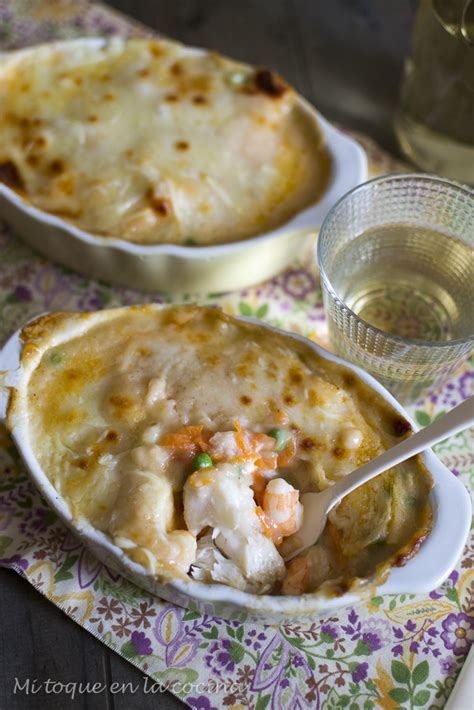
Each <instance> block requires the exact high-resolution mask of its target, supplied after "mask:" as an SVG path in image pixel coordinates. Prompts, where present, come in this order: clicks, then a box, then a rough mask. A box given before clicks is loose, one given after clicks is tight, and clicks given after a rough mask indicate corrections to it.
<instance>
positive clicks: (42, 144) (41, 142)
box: [34, 136, 48, 149]
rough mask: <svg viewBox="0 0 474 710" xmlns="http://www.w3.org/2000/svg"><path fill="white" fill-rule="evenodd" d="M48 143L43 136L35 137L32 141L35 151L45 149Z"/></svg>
mask: <svg viewBox="0 0 474 710" xmlns="http://www.w3.org/2000/svg"><path fill="white" fill-rule="evenodd" d="M47 145H48V141H47V140H46V138H45V137H44V136H37V137H36V138H35V140H34V146H35V148H37V149H41V148H46V146H47Z"/></svg>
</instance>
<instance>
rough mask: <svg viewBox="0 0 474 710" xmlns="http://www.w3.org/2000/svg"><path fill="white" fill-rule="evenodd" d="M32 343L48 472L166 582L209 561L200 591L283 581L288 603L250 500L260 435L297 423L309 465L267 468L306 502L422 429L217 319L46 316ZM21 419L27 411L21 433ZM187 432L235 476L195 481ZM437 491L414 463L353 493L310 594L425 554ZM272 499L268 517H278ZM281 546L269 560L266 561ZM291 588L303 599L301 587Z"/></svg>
mask: <svg viewBox="0 0 474 710" xmlns="http://www.w3.org/2000/svg"><path fill="white" fill-rule="evenodd" d="M24 338H25V340H26V345H25V349H24V353H26V354H25V355H24V358H25V359H26V361H27V360H28V358H29V357H31V356H35V357H38V358H39V359H38V363H37V365H36V366H35V368H34V369H33V371H32V374H31V376H30V378H29V382H28V389H27V392H26V395H25V396H26V398H27V416H28V429H29V437H30V441H31V445H32V447H33V450H34V453H35V456H36V457H37V459H38V461H39V463H40V465H41V466H42V468H43V470H44V471H45V472H46V473H47V475H48V476H49V478H50V480H51V482H52V483H53V485H54V486H55V487H56V489H57V490H58V491H59V493H60V494H61V495H62V496H63V498H64V499H65V500H66V502H67V503H68V505H69V506H70V508H71V510H72V511H73V513H74V515H75V516H76V517H77V518H85V519H87V520H88V521H89V522H90V523H91V524H92V525H93V526H95V527H97V528H98V529H100V530H102V531H103V532H105V533H107V534H108V535H110V536H111V538H112V539H113V540H114V541H115V542H116V544H117V545H119V546H120V547H122V548H123V549H124V551H125V552H126V554H128V555H129V556H130V557H131V558H132V559H134V560H135V561H137V562H139V563H140V564H143V565H144V566H145V567H147V568H148V569H150V570H151V571H153V572H156V573H157V574H165V573H172V574H186V573H187V572H188V570H189V568H190V566H191V565H194V564H198V568H199V565H200V564H201V562H200V560H205V561H206V560H207V562H205V564H210V565H211V567H213V568H214V569H215V570H216V572H215V576H214V577H213V576H212V574H211V573H210V572H209V570H208V571H207V572H206V570H205V569H204V570H203V569H200V568H199V569H198V571H199V574H197V575H195V576H197V577H198V578H200V579H204V580H206V581H210V579H211V578H212V579H214V580H218V579H225V580H232V579H233V580H234V581H235V584H236V586H239V587H240V588H247V589H251V590H255V589H257V591H262V590H265V591H266V590H268V588H269V584H270V581H271V580H273V581H272V584H273V588H274V590H276V591H278V589H279V581H280V580H281V577H282V569H283V568H282V560H281V557H280V555H279V554H278V552H277V551H276V549H275V546H274V544H273V542H272V541H271V540H270V539H268V538H265V539H264V537H263V536H262V530H261V528H259V523H258V515H257V510H256V507H255V505H256V504H255V502H254V501H253V498H252V491H251V489H250V488H249V485H250V483H249V481H250V478H249V477H250V473H251V472H252V470H253V466H252V464H249V463H248V462H247V464H245V465H244V466H243V467H242V466H240V467H239V466H237V467H236V466H235V461H237V460H238V453H239V452H238V450H237V449H236V442H239V440H240V438H241V437H242V436H244V435H245V431H251V432H257V433H258V432H261V433H265V432H266V433H268V432H270V431H271V430H272V429H274V428H275V427H276V426H280V425H281V421H282V420H283V421H285V422H286V423H285V427H286V428H287V429H290V430H291V431H292V432H293V436H294V441H295V442H296V448H295V453H294V455H293V456H292V457H291V459H290V460H289V461H286V462H285V463H283V464H279V465H278V468H277V470H274V471H268V472H266V473H265V471H264V473H265V475H267V474H269V475H271V476H273V477H274V478H277V477H278V478H279V479H280V481H274V483H273V484H271V486H270V487H268V489H267V491H268V494H269V495H271V496H275V495H283V496H284V495H285V494H288V493H289V492H290V494H291V495H294V493H291V492H292V491H293V488H292V486H294V488H296V489H298V490H299V491H300V492H306V491H318V490H322V489H323V488H325V487H327V486H329V485H331V484H332V483H333V482H334V481H336V480H337V479H339V478H340V477H342V476H344V475H346V474H347V473H349V472H350V471H351V470H353V469H354V468H356V467H357V466H359V465H361V464H363V463H364V462H365V461H367V460H369V459H370V458H373V457H374V456H376V455H377V454H378V453H379V452H381V451H382V450H384V449H385V448H387V447H389V446H392V445H393V444H394V443H396V442H397V441H398V440H399V439H400V436H404V435H405V434H406V433H407V431H408V427H407V425H406V423H405V422H404V420H403V419H402V418H401V417H400V416H399V415H398V414H397V413H395V412H394V411H393V410H392V409H391V408H390V407H389V406H388V405H387V404H386V403H385V402H384V400H383V399H381V398H380V397H379V396H378V395H376V394H375V393H374V392H373V391H372V390H371V389H370V388H368V387H367V386H366V385H364V384H363V383H362V382H360V381H359V380H358V379H357V378H356V377H355V376H354V375H353V374H352V373H350V372H349V371H347V370H346V369H345V368H344V367H342V366H340V365H336V364H334V363H330V362H328V361H326V360H325V359H323V358H321V357H319V356H318V355H317V354H316V353H315V352H314V351H313V350H312V349H311V348H310V347H309V346H308V345H307V344H305V343H300V342H297V341H295V340H293V339H290V338H288V337H287V336H285V335H283V334H279V333H276V332H271V331H268V330H267V329H264V328H261V327H259V326H258V325H255V324H250V323H244V322H242V321H238V320H235V319H232V318H230V317H228V316H225V315H223V314H222V313H221V312H220V311H219V310H217V309H214V308H199V307H195V306H186V307H185V306H170V307H159V306H142V307H131V308H124V309H115V310H110V311H102V312H100V313H96V314H85V315H84V314H59V315H56V316H46V317H45V318H43V319H40V320H39V321H38V322H36V323H33V324H32V325H30V326H27V328H26V329H25V331H24ZM35 353H40V354H39V355H35ZM32 354H33V355H32ZM15 416H17V412H16V405H15V400H14V402H13V404H12V406H11V409H10V413H9V423H10V426H13V423H14V420H15ZM236 420H238V422H239V425H238V426H239V431H237V433H233V432H235V422H236ZM183 427H188V429H187V430H186V431H188V432H194V435H195V434H196V432H198V433H199V431H201V429H199V427H201V428H202V430H203V431H205V432H207V438H206V437H204V439H205V440H206V441H207V445H206V446H207V449H208V451H210V452H211V453H212V455H213V456H214V457H215V459H216V460H217V461H222V464H219V465H217V466H216V468H213V469H202V470H201V471H199V472H198V473H192V471H193V467H192V458H193V455H194V453H195V450H194V451H192V450H186V448H185V447H184V448H182V449H181V450H178V449H176V448H170V444H169V441H171V440H172V437H173V436H175V435H176V432H178V431H180V430H182V429H183ZM241 427H245V428H246V429H245V430H243V429H241ZM170 436H171V439H169V438H167V437H170ZM203 436H204V434H203ZM257 440H258V442H259V445H258V447H257V448H259V450H260V454H261V455H262V456H264V455H267V456H268V455H270V459H267V460H271V461H273V464H274V463H275V461H274V459H271V457H272V456H275V454H272V452H271V451H270V452H269V451H268V449H269V448H271V447H270V445H269V442H271V441H272V439H271V437H268V436H262V435H261V434H260V438H258V436H257ZM230 464H232V465H230ZM190 474H192V475H190ZM224 477H227V478H228V484H226V485H223V480H224ZM281 479H285V481H287V483H285V481H283V480H281ZM186 481H187V483H186ZM288 484H290V485H288ZM430 485H431V482H430V477H429V474H428V473H427V472H426V471H425V469H424V468H423V466H421V464H420V463H419V462H418V461H417V460H415V459H413V460H411V461H410V462H408V463H406V464H404V465H403V466H401V467H398V468H397V469H394V470H391V471H388V472H386V473H385V474H383V475H382V476H380V477H379V478H377V479H376V480H374V481H372V482H371V483H369V484H366V485H365V486H363V487H362V488H360V489H358V490H357V491H355V492H353V493H352V494H351V495H350V496H348V497H347V498H346V499H345V500H344V501H343V502H342V503H341V504H340V505H339V506H338V508H337V509H336V510H335V511H333V513H332V514H331V516H330V523H329V525H328V526H327V528H326V531H325V533H324V534H323V536H322V538H321V540H320V541H319V543H318V546H317V549H318V552H317V555H316V553H315V552H314V551H313V552H312V553H311V558H308V559H309V560H310V561H311V559H313V558H314V559H318V560H320V561H321V560H323V563H321V564H319V562H318V564H315V565H313V567H312V570H313V572H312V573H311V574H309V575H306V578H305V579H306V580H307V582H308V584H309V588H310V589H314V588H316V587H318V586H319V585H320V584H322V583H324V582H327V581H328V580H340V579H342V580H346V582H347V580H348V579H351V578H352V577H354V576H355V575H356V576H359V577H367V576H370V575H371V574H373V573H374V570H375V568H376V567H377V565H379V564H380V563H381V562H383V561H386V562H387V561H389V560H391V559H394V558H395V556H396V555H397V554H399V553H400V550H405V552H404V553H403V554H405V555H408V556H409V554H411V553H412V548H413V549H414V547H413V546H414V542H413V541H414V540H418V539H419V538H420V537H421V536H422V534H426V531H427V530H428V529H429V524H430V523H429V521H430V515H431V513H430V509H429V506H428V503H427V496H428V491H429V488H430ZM231 488H232V490H234V489H235V490H234V493H235V495H234V493H233V494H232V496H231V498H232V501H233V502H234V504H235V505H234V507H233V506H232V501H231V500H230V498H229V491H230V490H231ZM183 489H184V494H185V495H184V503H185V507H184V511H183ZM234 499H235V500H234ZM273 500H274V504H275V505H276V498H274V499H273ZM216 501H218V502H217V503H216ZM239 501H241V504H240V502H239ZM268 502H269V505H268V508H267V507H266V503H267V501H266V500H265V501H264V502H263V503H262V505H263V506H264V508H265V510H268V511H270V513H271V510H272V506H271V505H270V503H271V501H270V498H269V499H268ZM214 504H215V505H214ZM258 505H260V503H258ZM213 506H214V507H213ZM216 506H217V508H218V510H217V508H216ZM295 510H297V506H296V508H295ZM183 512H184V517H183ZM298 514H299V515H300V513H298ZM283 517H285V516H283ZM283 517H282V520H283ZM276 518H278V520H275V521H274V522H275V524H281V520H280V519H279V517H278V515H276ZM239 520H240V523H239ZM285 520H286V517H285ZM208 526H211V527H212V528H214V538H215V540H214V542H215V544H216V546H217V549H214V548H213V547H212V544H213V543H212V541H211V542H209V536H207V537H206V540H205V541H203V542H202V543H200V542H199V541H197V540H196V536H197V535H199V534H201V533H202V534H205V533H206V530H207V528H208ZM214 538H213V539H214ZM262 541H263V542H262ZM288 541H291V537H290V538H288ZM197 542H198V546H197V547H196V544H197ZM267 548H268V554H267V553H266V554H265V556H264V557H265V559H263V557H262V556H261V557H262V559H261V560H260V561H259V559H258V555H257V556H255V554H254V553H255V550H257V551H258V550H259V549H260V550H261V549H267ZM315 555H316V556H315ZM150 560H151V561H150ZM196 560H197V562H196ZM232 560H235V561H236V565H237V566H236V567H234V569H232V564H231V561H232ZM269 560H273V562H272V564H271V565H270V566H269ZM252 565H253V566H252ZM308 580H309V581H308ZM290 581H291V580H290ZM260 582H261V585H260V586H258V583H260ZM229 583H232V581H229ZM246 584H247V587H246V586H245V585H246ZM285 584H286V587H285ZM270 586H271V585H270ZM285 588H286V589H287V590H290V589H292V588H293V587H292V584H290V582H285V583H284V589H285ZM300 591H308V589H307V588H306V587H305V589H301V590H300Z"/></svg>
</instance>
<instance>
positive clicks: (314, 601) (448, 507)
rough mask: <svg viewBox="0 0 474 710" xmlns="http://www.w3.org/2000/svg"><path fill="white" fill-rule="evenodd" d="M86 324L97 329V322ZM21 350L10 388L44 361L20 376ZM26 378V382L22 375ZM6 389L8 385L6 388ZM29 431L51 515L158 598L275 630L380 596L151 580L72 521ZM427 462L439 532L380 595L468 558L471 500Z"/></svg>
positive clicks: (418, 583)
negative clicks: (285, 621)
mask: <svg viewBox="0 0 474 710" xmlns="http://www.w3.org/2000/svg"><path fill="white" fill-rule="evenodd" d="M156 307H158V308H160V307H163V306H156ZM164 307H166V306H164ZM241 320H250V321H252V319H246V318H243V319H241ZM87 322H88V323H90V321H87ZM259 325H261V327H262V328H267V329H269V330H274V331H278V329H276V328H273V327H272V326H270V325H267V324H264V323H261V322H260V321H259ZM81 327H84V326H82V325H81V324H79V326H78V327H77V330H78V332H77V334H79V329H80V328H81ZM279 332H282V331H279ZM286 335H287V336H288V337H291V338H293V339H294V340H299V341H303V342H306V343H309V345H310V346H311V347H312V348H313V349H314V350H315V351H316V352H317V353H318V354H319V355H320V356H321V357H323V358H325V359H326V360H328V361H334V362H338V363H340V364H343V365H345V366H346V367H347V368H349V369H350V370H351V371H352V372H353V373H354V374H355V375H357V376H358V377H359V378H360V379H361V380H363V381H364V382H365V383H367V384H368V385H369V386H370V387H371V388H372V389H373V390H375V391H376V392H378V393H379V394H380V395H381V396H382V397H383V398H384V400H385V401H386V402H387V403H388V404H389V405H391V406H392V407H393V409H394V410H396V411H397V412H399V413H400V414H401V415H402V416H403V417H405V418H406V419H407V421H408V422H409V423H410V425H411V426H412V428H413V429H414V430H416V428H417V427H416V425H415V424H414V422H413V421H412V420H411V419H410V417H409V416H408V415H407V413H406V412H405V411H404V409H403V408H402V407H401V406H400V404H398V402H397V401H396V400H395V399H394V398H393V397H392V395H391V394H389V392H387V390H385V389H384V387H382V385H380V384H379V383H378V382H377V381H376V380H375V379H374V378H373V377H371V376H370V375H368V374H367V373H366V372H364V371H363V370H361V369H360V368H358V367H356V366H354V365H351V364H350V363H348V362H346V361H345V360H343V359H341V358H339V357H337V356H336V355H333V354H331V353H329V352H327V351H325V350H323V349H322V348H320V347H319V346H318V345H316V344H315V343H313V342H311V341H309V340H307V339H306V338H304V337H303V336H300V335H295V334H288V333H286ZM68 337H71V333H69V334H68ZM60 342H61V339H60V337H58V339H57V342H55V343H54V345H59V344H60ZM49 345H51V343H50V344H49ZM21 347H22V346H21V342H20V339H19V331H18V332H17V333H15V334H14V335H13V336H12V337H11V338H10V340H8V342H7V343H6V344H5V346H4V348H3V350H1V351H0V370H3V371H8V372H4V376H3V384H7V385H10V386H17V385H18V384H19V381H20V379H23V380H24V381H25V382H27V380H28V377H29V374H30V373H31V372H32V371H33V369H34V367H35V366H36V364H37V361H38V360H39V359H40V358H41V355H42V353H41V352H38V353H37V354H36V356H35V357H34V358H33V357H31V358H30V360H29V362H28V368H27V370H24V371H18V370H17V368H18V366H19V358H20V354H21ZM20 372H21V375H19V373H20ZM1 382H2V380H0V383H1ZM7 400H8V391H7V390H6V389H5V388H4V389H3V390H2V388H1V387H0V418H5V415H6V405H7ZM27 425H28V422H27V421H24V422H22V423H21V426H18V425H17V426H16V427H15V428H14V430H13V432H12V435H13V439H14V441H15V443H16V446H17V448H18V450H19V452H20V454H21V456H22V458H23V460H24V462H25V464H26V467H27V469H28V470H29V473H30V475H31V478H32V480H33V482H34V483H35V485H36V486H37V488H38V489H39V490H40V492H41V494H42V496H43V497H44V498H45V500H46V501H47V502H48V504H49V505H50V506H51V508H52V509H53V510H54V511H55V512H56V513H57V514H58V516H59V517H60V518H61V519H62V520H63V522H64V523H65V524H66V525H67V526H68V527H70V528H71V529H72V530H73V532H74V533H75V534H76V535H77V536H78V537H79V538H80V539H81V541H82V542H83V543H84V544H85V545H87V547H89V548H90V549H91V550H92V552H93V553H94V554H95V555H96V557H97V558H99V559H100V560H101V561H102V562H104V563H105V564H106V565H108V566H110V567H111V568H113V569H115V570H117V571H118V572H120V573H121V574H122V575H123V576H124V577H127V578H128V579H130V580H131V581H133V582H134V583H135V584H136V585H137V586H139V587H141V588H143V589H146V590H147V591H149V592H151V593H152V594H155V595H156V596H158V597H161V598H163V599H166V600H168V601H170V602H173V603H176V604H179V605H181V606H185V607H189V608H191V609H194V610H198V611H200V612H202V613H206V614H212V615H215V616H222V617H224V618H240V619H242V618H243V617H244V616H245V615H247V616H248V618H249V619H254V620H259V621H262V620H263V621H266V622H271V621H277V620H281V619H282V618H286V617H288V618H299V617H302V616H306V615H310V614H311V615H318V614H330V613H331V612H333V611H334V609H336V608H337V607H341V606H349V605H353V604H355V603H357V602H360V601H361V599H365V598H369V597H370V596H373V595H374V593H375V589H376V587H375V586H374V584H373V583H371V582H369V583H367V585H365V586H363V587H360V588H359V589H358V591H357V593H346V594H343V595H342V596H338V597H328V596H326V595H325V594H324V593H323V592H315V593H310V594H304V595H301V596H270V595H262V596H257V595H253V594H249V593H246V592H241V591H238V590H236V589H233V588H231V587H228V586H225V585H221V584H213V585H206V584H203V583H201V582H196V581H193V580H189V582H187V581H182V580H176V581H174V582H170V583H166V584H162V583H160V582H158V581H157V580H156V579H154V578H153V577H152V576H151V575H150V574H148V573H147V572H146V570H145V569H144V568H143V567H141V566H139V565H138V564H136V563H134V562H132V561H131V560H130V559H129V558H128V557H127V556H126V555H125V554H124V552H123V551H122V550H121V549H120V548H118V547H117V546H115V545H114V544H113V543H112V541H111V539H110V538H108V537H107V536H106V535H104V534H103V533H102V532H100V531H98V530H97V529H95V528H93V527H92V526H91V525H89V524H86V523H83V522H81V523H80V524H77V523H76V522H75V521H74V520H73V518H72V515H71V512H70V510H69V508H68V506H67V505H66V503H65V502H64V500H63V499H62V498H61V497H60V496H59V495H58V493H57V491H56V490H55V489H54V487H53V485H52V484H51V482H50V481H49V479H48V477H47V476H46V474H45V473H44V472H43V471H42V469H41V467H40V466H39V464H38V463H37V461H36V459H35V457H34V455H33V452H32V450H31V448H30V446H29V443H28V428H27ZM424 462H425V465H426V467H427V468H428V470H429V471H430V473H431V475H432V477H433V481H434V486H433V489H432V491H431V494H430V496H431V504H432V507H433V513H434V515H433V529H432V532H431V534H430V535H429V537H428V538H427V540H426V541H425V542H424V543H423V544H422V545H421V548H420V550H419V551H418V552H417V553H416V555H415V556H414V557H413V558H412V559H411V560H410V561H409V562H407V564H406V565H405V566H404V567H398V568H392V569H391V570H390V573H389V576H388V579H387V581H386V582H385V583H384V584H382V585H381V586H379V587H378V589H377V593H378V594H394V593H400V592H406V593H426V592H429V591H431V590H432V589H434V588H435V587H437V586H439V585H440V584H441V583H442V582H443V581H444V580H445V579H446V578H447V576H448V575H449V573H450V572H451V570H452V568H453V567H454V565H455V564H456V562H457V560H458V559H459V557H460V555H461V553H462V550H463V547H464V544H465V541H466V538H467V535H468V532H469V529H470V524H471V501H470V497H469V494H468V492H467V491H466V489H465V488H464V486H463V485H462V483H461V482H460V481H458V479H457V478H456V477H455V476H454V475H453V474H452V473H451V472H450V471H449V470H448V469H447V468H446V467H445V466H444V465H443V464H442V463H441V462H440V461H439V459H438V458H437V457H436V456H435V455H434V454H433V453H432V452H431V451H427V452H426V453H425V454H424Z"/></svg>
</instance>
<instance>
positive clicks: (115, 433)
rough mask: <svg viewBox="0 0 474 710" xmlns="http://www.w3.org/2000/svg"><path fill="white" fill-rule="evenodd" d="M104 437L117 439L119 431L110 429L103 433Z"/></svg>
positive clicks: (110, 439) (108, 439)
mask: <svg viewBox="0 0 474 710" xmlns="http://www.w3.org/2000/svg"><path fill="white" fill-rule="evenodd" d="M105 438H106V440H107V441H118V438H119V433H118V431H115V429H110V431H108V432H107V434H106V435H105Z"/></svg>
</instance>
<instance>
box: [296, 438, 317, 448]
mask: <svg viewBox="0 0 474 710" xmlns="http://www.w3.org/2000/svg"><path fill="white" fill-rule="evenodd" d="M300 447H301V448H302V449H304V450H305V451H310V450H311V449H314V448H316V447H317V442H316V441H315V440H314V439H312V438H311V437H310V436H306V437H305V438H304V439H302V441H300Z"/></svg>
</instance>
